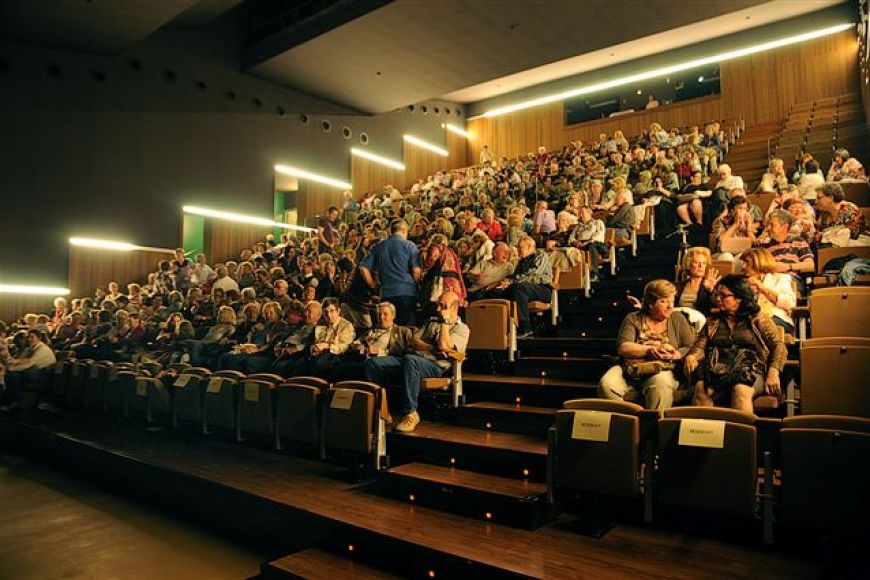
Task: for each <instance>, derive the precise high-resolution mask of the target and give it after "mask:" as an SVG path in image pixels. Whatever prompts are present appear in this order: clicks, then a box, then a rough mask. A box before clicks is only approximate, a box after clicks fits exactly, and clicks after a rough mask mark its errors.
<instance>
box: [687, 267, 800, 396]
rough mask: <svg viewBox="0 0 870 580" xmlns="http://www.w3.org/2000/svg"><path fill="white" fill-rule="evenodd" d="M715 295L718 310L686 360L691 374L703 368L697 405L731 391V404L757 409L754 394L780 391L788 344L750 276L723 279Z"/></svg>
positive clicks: (698, 376)
mask: <svg viewBox="0 0 870 580" xmlns="http://www.w3.org/2000/svg"><path fill="white" fill-rule="evenodd" d="M714 297H715V299H716V302H717V303H718V306H719V309H718V312H716V313H715V314H714V315H713V316H712V317H710V318H708V319H707V323H706V324H705V325H704V328H703V329H702V330H701V332H700V334H698V339H697V340H696V341H695V345H694V346H693V347H692V348H691V349H690V350H689V352H688V353H687V354H686V356H685V358H684V361H683V366H684V370H685V373H686V376H692V373H695V371H696V370H699V369H700V372H699V374H698V375H696V377H697V378H698V379H699V380H697V382H696V383H695V393H694V397H693V403H694V404H696V405H704V406H712V405H713V404H714V402H716V401H719V400H721V399H724V398H725V397H726V396H728V395H730V399H731V407H733V408H735V409H739V410H741V411H744V412H746V413H752V399H753V397H754V396H757V395H761V394H763V393H765V392H766V393H767V394H770V395H778V394H779V392H780V382H779V374H780V372H782V368H783V365H784V364H785V359H786V349H785V344H784V343H783V341H782V338H780V333H779V331H778V330H777V328H776V326H775V325H774V323H773V320H771V319H770V317H769V316H767V315H765V314H762V313H761V308H760V307H759V305H758V302H757V301H756V299H755V294H754V293H753V291H752V288H751V287H750V285H749V282H748V281H747V279H746V277H745V276H739V275H735V274H731V275H729V276H725V277H724V278H722V280H720V281H719V284H717V286H716V289H715V292H714ZM702 363H703V364H702Z"/></svg>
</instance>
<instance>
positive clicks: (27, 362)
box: [0, 329, 57, 412]
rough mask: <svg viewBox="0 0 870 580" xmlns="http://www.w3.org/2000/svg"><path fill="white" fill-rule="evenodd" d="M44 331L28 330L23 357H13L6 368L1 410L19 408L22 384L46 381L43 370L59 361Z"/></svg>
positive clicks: (7, 410)
mask: <svg viewBox="0 0 870 580" xmlns="http://www.w3.org/2000/svg"><path fill="white" fill-rule="evenodd" d="M42 336H43V335H42V332H40V331H39V330H36V329H31V330H29V331H28V332H27V350H26V351H25V352H24V354H23V355H22V356H21V357H18V358H16V359H12V361H11V362H10V363H9V366H8V367H7V368H6V390H5V391H4V393H3V402H4V405H3V406H2V407H0V411H4V412H10V411H14V410H15V409H17V408H18V406H19V402H20V401H21V385H22V384H24V383H37V384H38V383H39V382H40V380H42V381H43V382H45V383H46V384H44V385H39V386H40V387H47V386H48V384H47V380H48V378H47V377H45V376H42V377H41V376H40V375H41V374H43V373H40V371H41V370H43V369H46V368H49V367H53V366H54V364H55V363H56V362H57V359H56V358H55V356H54V352H53V351H52V350H51V347H49V346H48V345H47V344H45V343H44V342H43V341H42Z"/></svg>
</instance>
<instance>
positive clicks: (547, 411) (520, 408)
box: [459, 401, 558, 416]
mask: <svg viewBox="0 0 870 580" xmlns="http://www.w3.org/2000/svg"><path fill="white" fill-rule="evenodd" d="M459 409H460V411H461V410H462V409H472V410H481V411H503V412H510V413H528V414H530V415H547V416H552V415H555V414H556V411H558V409H557V408H555V407H535V406H532V405H516V404H514V403H499V402H496V401H477V402H475V403H468V404H466V405H462V406H461V407H460V408H459Z"/></svg>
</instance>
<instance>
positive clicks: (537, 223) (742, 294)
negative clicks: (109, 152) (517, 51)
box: [0, 123, 866, 431]
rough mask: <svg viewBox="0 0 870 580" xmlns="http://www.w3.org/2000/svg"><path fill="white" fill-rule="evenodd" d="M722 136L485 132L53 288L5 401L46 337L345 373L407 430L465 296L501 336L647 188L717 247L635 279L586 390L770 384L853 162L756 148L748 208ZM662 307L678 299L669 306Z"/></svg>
mask: <svg viewBox="0 0 870 580" xmlns="http://www.w3.org/2000/svg"><path fill="white" fill-rule="evenodd" d="M725 147H726V144H725V140H724V138H723V135H722V132H721V129H720V127H719V126H718V124H715V123H713V124H710V125H707V126H706V127H704V128H703V129H701V128H699V127H697V126H695V127H691V128H689V129H687V130H684V131H681V130H678V129H672V130H670V131H666V130H664V129H663V128H662V127H661V126H660V125H658V124H655V123H654V124H653V125H651V127H650V128H649V130H647V131H644V133H643V134H642V135H639V136H637V137H636V138H635V139H633V140H632V141H631V142H629V140H628V139H626V138H625V136H624V135H623V134H622V133H621V132H619V131H616V132H615V133H614V134H613V135H612V136H608V135H605V134H602V135H601V136H600V137H599V139H598V140H597V141H595V142H592V143H581V142H575V143H570V144H568V145H566V146H564V147H563V148H561V150H559V151H555V152H548V151H547V150H546V148H545V147H540V148H539V149H538V151H537V152H536V153H533V154H529V155H522V156H519V157H517V158H515V159H507V158H501V159H500V160H496V157H495V156H494V155H493V154H492V153H491V152H490V151H489V149H488V148H487V147H484V148H483V151H482V152H481V155H480V164H479V165H477V166H474V167H470V168H466V169H457V170H454V171H441V172H438V173H436V174H435V175H433V176H430V177H429V178H428V179H425V180H419V181H418V182H416V183H414V184H413V185H412V186H411V187H410V188H409V189H408V190H407V191H404V192H403V191H399V190H398V189H396V188H394V187H392V186H389V185H387V186H385V187H384V188H383V189H382V190H380V191H376V192H372V193H369V194H366V195H365V196H364V197H363V198H362V199H355V198H354V197H353V196H352V195H351V194H350V193H349V192H348V193H347V194H346V201H345V204H344V207H343V208H341V209H339V208H337V207H330V208H329V210H328V211H327V212H326V215H324V216H323V218H322V219H321V220H320V221H319V222H318V224H317V229H316V231H314V232H312V233H310V234H309V235H306V236H304V237H297V236H296V235H295V234H289V233H287V234H283V235H281V236H280V237H278V238H275V237H274V236H272V235H268V236H266V237H265V238H264V239H263V240H262V241H261V242H258V243H257V244H256V245H255V246H254V247H252V248H248V249H244V250H242V251H241V253H240V255H239V256H238V259H236V260H229V261H226V262H224V263H220V264H214V265H210V264H208V262H207V259H206V257H205V256H204V255H201V254H200V255H198V256H196V257H195V259H191V258H189V257H187V256H186V255H185V253H184V251H183V250H182V249H178V250H177V251H176V253H175V257H174V259H172V260H166V261H161V262H160V263H159V264H158V265H157V269H156V270H155V271H154V272H153V273H151V274H149V275H148V277H147V280H143V281H142V282H143V283H141V284H140V283H130V284H128V285H127V286H126V288H124V289H123V290H124V291H122V288H121V287H120V286H119V285H118V284H117V283H115V282H111V283H109V284H108V285H107V286H106V287H100V288H96V289H95V292H94V295H93V296H87V297H79V298H73V299H71V300H69V301H67V300H66V299H64V298H58V299H57V300H56V301H55V308H54V311H53V312H51V313H48V314H43V315H36V314H32V315H27V316H25V317H24V318H23V320H22V321H20V323H19V324H18V325H17V329H18V330H17V332H12V336H10V337H9V340H8V341H7V340H5V339H6V337H7V335H8V334H9V332H10V329H8V328H7V327H6V326H3V327H2V330H3V338H4V340H3V341H0V342H2V344H3V345H4V348H3V349H0V365H2V367H3V368H5V371H6V379H5V384H6V388H5V390H4V403H5V407H6V408H14V406H15V405H16V404H17V402H18V400H19V398H20V389H19V385H20V383H21V382H22V380H32V379H33V378H34V377H35V374H36V373H38V372H39V369H45V368H48V367H50V366H51V365H52V364H53V363H54V354H53V351H69V352H70V353H71V355H72V356H74V357H76V358H80V359H85V358H91V359H99V360H113V361H127V360H137V361H139V360H153V361H157V362H161V363H164V364H171V363H174V362H188V361H189V362H190V363H191V364H193V365H197V366H206V367H209V368H212V369H235V370H240V371H243V372H247V373H253V372H262V371H267V372H274V373H278V374H281V375H282V376H285V377H290V376H295V375H301V374H314V375H317V376H322V377H324V378H327V379H328V380H331V381H334V380H339V379H343V378H364V379H367V380H370V381H373V382H376V383H379V384H381V385H383V386H385V387H387V388H388V389H389V390H391V391H393V392H394V394H392V395H391V398H390V400H391V405H392V408H393V410H394V411H395V413H396V415H397V418H398V419H397V422H396V428H397V429H399V430H403V431H409V430H413V429H414V428H415V427H416V425H417V423H418V422H419V416H418V414H417V412H416V410H417V397H418V393H419V383H420V380H421V379H422V378H426V377H434V376H441V375H443V374H444V373H446V372H448V371H449V368H450V365H451V360H452V359H453V358H456V356H457V353H460V354H461V353H462V352H463V351H464V350H465V346H466V345H467V343H468V340H469V335H470V331H469V328H468V326H466V325H465V324H464V323H463V322H462V320H461V318H460V312H461V309H462V308H463V307H464V305H466V304H467V303H468V302H470V301H474V300H477V299H481V298H507V299H509V300H512V301H514V302H515V303H516V305H517V312H518V321H517V322H518V326H519V333H520V336H530V335H532V334H533V332H534V329H533V326H532V321H531V317H530V312H529V303H530V302H531V301H533V300H543V301H546V300H549V297H550V293H551V284H552V280H553V272H554V264H566V265H567V267H570V266H572V265H573V264H575V263H576V262H577V259H578V258H577V256H578V255H579V252H587V253H588V255H589V258H590V262H591V264H592V269H593V277H596V276H597V275H598V273H597V270H598V266H599V262H600V259H601V258H602V257H603V256H605V255H606V254H607V252H608V247H607V244H606V242H605V232H606V230H607V228H612V229H613V230H614V231H615V238H616V240H617V243H619V241H620V239H621V238H622V239H627V238H629V237H630V235H631V231H632V230H633V229H635V228H637V226H638V224H639V223H640V220H642V219H643V218H644V216H645V215H646V212H647V211H648V210H649V208H653V211H654V215H655V220H656V223H657V228H658V231H660V232H662V233H667V232H668V231H671V230H673V229H675V228H676V227H677V224H679V223H683V224H686V225H694V227H710V228H712V232H713V234H714V236H715V239H716V247H714V248H711V249H707V248H693V249H692V250H691V251H690V252H688V253H687V254H686V257H685V260H684V264H683V268H682V272H683V276H682V278H681V279H680V280H679V281H678V283H677V285H676V286H675V285H674V284H672V283H670V282H667V281H664V280H660V281H655V282H654V283H651V284H650V285H648V286H647V289H646V291H645V294H644V297H643V301H642V303H641V304H640V311H639V312H638V313H635V314H632V315H630V316H629V317H628V318H626V320H625V321H624V322H623V325H622V328H621V329H620V330H619V333H618V349H619V352H618V354H619V355H620V357H622V359H623V364H621V365H620V366H619V367H614V369H611V370H610V371H608V373H607V374H606V375H605V376H604V377H603V378H602V380H601V392H602V396H606V397H611V398H623V397H625V396H627V395H628V394H629V393H630V392H632V391H637V392H638V393H640V394H641V395H642V396H643V397H644V400H645V404H646V405H647V406H648V407H650V408H664V407H668V406H670V405H671V404H673V402H674V399H675V393H676V391H677V389H678V388H679V387H680V385H683V386H685V385H686V384H689V383H693V384H692V389H691V390H692V392H693V397H694V400H695V402H696V403H699V404H708V403H711V402H712V401H713V400H714V399H715V400H718V399H719V395H720V394H722V393H724V392H726V391H727V392H728V393H730V395H731V399H730V400H731V404H733V405H734V406H736V407H739V408H742V409H747V408H749V409H750V410H751V400H752V397H751V395H752V394H758V393H760V392H762V391H767V392H769V393H775V392H778V389H779V378H778V373H779V371H780V370H781V369H782V361H783V358H784V355H783V353H784V349H783V347H782V342H781V339H780V338H779V335H778V334H777V331H776V330H775V328H773V326H772V325H774V324H776V325H779V326H781V327H783V328H784V329H785V331H793V330H794V327H793V322H792V321H791V319H790V317H789V310H790V308H792V307H793V306H794V305H795V303H796V294H795V289H794V285H793V284H792V281H795V282H796V283H797V282H799V280H798V279H797V278H795V277H794V275H795V274H799V273H801V272H808V271H811V270H813V269H814V264H813V253H812V250H811V245H813V244H818V243H824V240H825V235H826V233H827V232H829V231H830V230H831V229H832V228H846V229H848V231H849V234H848V235H849V238H850V239H852V240H857V239H859V238H860V237H861V236H862V235H863V234H864V233H865V230H866V224H865V223H864V221H863V215H862V214H861V212H860V211H859V210H858V209H857V208H856V207H855V206H854V205H853V204H850V203H849V202H847V201H844V199H843V192H842V189H841V188H840V186H839V185H838V184H837V183H836V181H837V180H840V179H856V178H860V173H861V171H863V170H862V169H860V170H859V169H856V163H857V160H852V159H851V158H849V157H848V153H845V152H840V153H841V154H839V155H838V157H836V158H835V161H834V164H832V167H831V170H830V171H829V173H828V176H827V177H828V178H830V180H828V179H825V177H824V176H822V180H821V181H820V182H819V180H818V177H814V176H817V175H818V173H819V170H818V164H817V163H815V161H814V160H813V159H812V158H807V159H804V160H803V162H802V164H801V166H800V168H799V171H798V173H797V174H795V175H794V176H793V178H792V179H791V180H789V179H788V178H787V177H786V176H785V173H784V166H783V163H782V162H781V161H779V160H774V161H773V162H771V165H770V171H769V172H768V173H767V174H765V176H764V177H763V178H762V180H761V185H760V186H759V187H760V188H761V189H762V190H765V191H766V190H767V189H768V188H770V190H772V191H775V192H776V193H777V196H776V199H775V200H774V203H773V204H771V208H770V210H769V211H767V212H766V213H762V212H761V211H760V210H759V209H758V208H757V207H753V206H751V205H750V204H749V203H748V201H747V197H746V195H745V194H746V191H745V185H744V182H743V180H742V179H741V177H739V176H735V175H733V174H732V172H731V169H730V167H729V166H728V165H727V164H726V163H723V160H724V159H723V156H724V153H725ZM843 154H845V156H846V157H845V158H844V157H843ZM814 163H815V164H814ZM857 165H858V166H860V163H858V164H857ZM714 176H715V177H714ZM811 184H814V185H812V188H811ZM738 237H745V238H748V239H749V242H750V246H751V247H753V248H754V249H752V250H751V251H750V252H747V253H745V254H744V255H743V256H742V257H741V260H742V262H743V264H744V267H743V274H742V275H741V276H726V277H724V278H720V277H719V276H718V274H717V273H716V272H715V270H713V268H712V254H711V250H712V251H713V252H716V253H717V254H720V253H724V252H722V248H720V247H719V245H720V244H721V243H722V241H723V240H728V239H729V238H738ZM798 290H799V288H798ZM680 310H681V311H683V312H684V313H685V314H693V315H697V316H695V317H694V318H693V317H692V316H688V317H687V316H684V315H683V314H679V315H672V313H673V312H675V311H680ZM698 316H700V319H699V318H698ZM704 320H706V324H704ZM690 321H691V322H694V324H695V326H693V325H692V323H690ZM699 328H700V330H699ZM11 330H16V329H11ZM7 342H8V343H9V345H8V346H7ZM747 353H749V354H747ZM646 363H651V364H646ZM722 369H726V370H727V369H730V370H731V371H730V372H727V373H725V375H723V374H722V373H721V372H720V371H721V370H722ZM735 369H740V371H741V372H743V371H745V372H743V374H739V373H737V374H735V373H736V371H735ZM747 401H749V407H747Z"/></svg>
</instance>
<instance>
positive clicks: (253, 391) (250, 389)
mask: <svg viewBox="0 0 870 580" xmlns="http://www.w3.org/2000/svg"><path fill="white" fill-rule="evenodd" d="M245 400H246V401H250V402H252V403H259V402H260V385H258V384H257V383H245Z"/></svg>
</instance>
